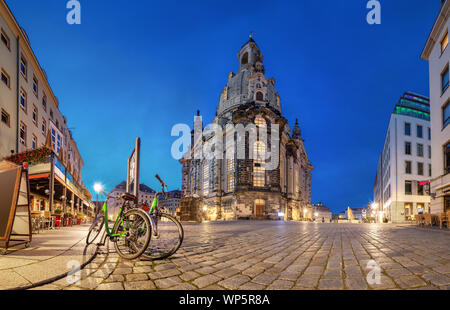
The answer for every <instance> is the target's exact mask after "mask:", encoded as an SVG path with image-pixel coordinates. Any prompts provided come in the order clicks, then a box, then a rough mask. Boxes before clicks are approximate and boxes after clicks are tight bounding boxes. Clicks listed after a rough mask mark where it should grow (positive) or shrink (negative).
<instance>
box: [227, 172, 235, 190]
mask: <svg viewBox="0 0 450 310" xmlns="http://www.w3.org/2000/svg"><path fill="white" fill-rule="evenodd" d="M227 188H228V192H232V191H234V174H233V173H230V174H228V183H227Z"/></svg>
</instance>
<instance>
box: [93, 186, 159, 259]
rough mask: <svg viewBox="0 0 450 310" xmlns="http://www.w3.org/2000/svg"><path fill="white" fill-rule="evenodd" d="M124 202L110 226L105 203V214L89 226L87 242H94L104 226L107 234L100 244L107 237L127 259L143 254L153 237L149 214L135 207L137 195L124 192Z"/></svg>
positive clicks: (101, 243) (122, 197) (103, 242)
mask: <svg viewBox="0 0 450 310" xmlns="http://www.w3.org/2000/svg"><path fill="white" fill-rule="evenodd" d="M120 198H121V199H122V200H123V204H122V206H121V207H120V209H119V213H118V214H117V217H116V220H115V222H114V226H113V227H112V229H110V228H109V221H108V206H107V203H106V202H105V203H104V204H103V208H102V209H103V213H104V214H103V215H101V216H98V217H97V218H96V219H95V221H94V222H93V223H92V225H91V227H90V228H89V233H88V235H87V237H86V243H87V244H88V245H89V244H91V243H93V242H94V241H95V240H96V239H97V237H98V236H99V234H100V232H101V231H102V229H103V227H104V228H105V232H106V236H105V237H104V238H102V239H103V240H102V241H101V242H100V245H104V244H105V241H106V238H107V237H109V240H110V241H112V242H113V243H114V248H115V249H116V251H117V253H118V254H119V255H120V256H121V257H123V258H125V259H135V258H138V257H139V256H141V255H142V253H144V252H145V250H146V249H147V247H148V244H149V242H150V238H151V231H152V229H151V224H150V220H149V218H148V216H147V214H146V213H145V212H144V211H143V210H139V209H136V208H135V205H134V201H135V197H134V196H133V195H131V194H128V193H126V194H123V195H122V196H121V197H120Z"/></svg>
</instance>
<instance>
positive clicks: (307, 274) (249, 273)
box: [39, 221, 450, 290]
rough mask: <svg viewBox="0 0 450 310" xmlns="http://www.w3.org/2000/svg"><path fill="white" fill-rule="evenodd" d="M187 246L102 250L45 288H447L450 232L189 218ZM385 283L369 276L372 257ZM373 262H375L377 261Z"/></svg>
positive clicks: (372, 226) (379, 226)
mask: <svg viewBox="0 0 450 310" xmlns="http://www.w3.org/2000/svg"><path fill="white" fill-rule="evenodd" d="M183 227H184V229H185V240H184V242H183V245H182V247H181V248H180V250H179V251H178V252H177V253H176V254H175V255H174V256H173V257H172V258H170V259H166V260H162V261H146V260H143V259H141V260H134V261H126V260H122V259H121V258H119V257H118V255H117V254H116V253H114V251H113V247H112V246H109V249H108V247H107V246H105V247H104V248H102V249H101V251H102V253H101V254H99V255H98V256H97V257H96V258H95V259H94V261H93V262H92V263H91V264H89V265H87V266H86V268H85V269H84V270H83V271H82V279H81V281H79V282H77V283H75V284H72V285H69V284H68V283H67V281H66V279H62V280H59V281H57V282H54V283H52V284H50V285H48V286H43V287H40V288H39V289H45V288H48V289H99V290H100V289H101V290H104V289H129V290H134V289H175V290H192V289H207V290H239V289H245V290H262V289H268V290H279V289H281V290H305V289H306V290H310V289H320V290H322V289H324V290H325V289H333V290H336V289H337V290H341V289H351V290H365V289H375V290H376V289H436V290H437V289H447V288H449V287H450V232H449V231H440V230H434V229H423V228H417V227H414V226H399V225H380V224H328V223H303V222H270V221H238V222H207V223H202V224H194V223H185V224H183ZM372 260H373V261H375V262H376V263H377V264H378V265H379V266H380V271H381V274H380V282H379V284H371V283H369V282H368V281H367V274H369V273H370V271H371V269H370V268H368V263H369V262H370V261H372ZM372 263H373V262H372Z"/></svg>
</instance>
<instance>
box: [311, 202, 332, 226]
mask: <svg viewBox="0 0 450 310" xmlns="http://www.w3.org/2000/svg"><path fill="white" fill-rule="evenodd" d="M312 216H313V220H314V221H315V222H326V223H329V222H331V219H332V218H333V213H332V212H331V211H330V209H328V208H327V207H326V206H324V205H322V203H321V202H319V203H317V204H315V205H313V207H312Z"/></svg>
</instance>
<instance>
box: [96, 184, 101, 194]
mask: <svg viewBox="0 0 450 310" xmlns="http://www.w3.org/2000/svg"><path fill="white" fill-rule="evenodd" d="M94 191H95V192H96V193H97V194H99V193H101V192H103V185H102V184H101V183H95V184H94Z"/></svg>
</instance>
